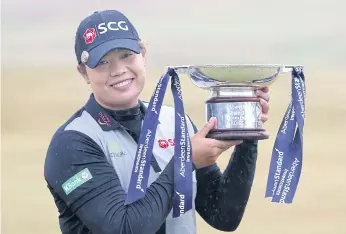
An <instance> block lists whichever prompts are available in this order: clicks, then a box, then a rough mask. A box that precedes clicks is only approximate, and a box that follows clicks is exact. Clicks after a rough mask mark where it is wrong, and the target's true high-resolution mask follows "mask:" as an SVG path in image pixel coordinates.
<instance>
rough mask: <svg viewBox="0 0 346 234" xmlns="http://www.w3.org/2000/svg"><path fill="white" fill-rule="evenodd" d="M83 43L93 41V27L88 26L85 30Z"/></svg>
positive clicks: (94, 36)
mask: <svg viewBox="0 0 346 234" xmlns="http://www.w3.org/2000/svg"><path fill="white" fill-rule="evenodd" d="M83 37H84V41H85V44H90V43H93V41H94V40H95V38H96V31H95V29H94V28H88V29H87V30H85V33H84V35H83Z"/></svg>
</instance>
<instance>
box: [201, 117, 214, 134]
mask: <svg viewBox="0 0 346 234" xmlns="http://www.w3.org/2000/svg"><path fill="white" fill-rule="evenodd" d="M215 126H216V118H215V117H211V118H210V120H209V121H208V123H206V124H205V125H204V127H203V128H202V129H201V130H199V131H198V132H197V133H196V135H199V136H201V137H205V136H206V135H207V134H208V133H209V131H210V130H212V129H214V128H215Z"/></svg>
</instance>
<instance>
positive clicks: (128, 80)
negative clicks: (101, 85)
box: [111, 78, 133, 88]
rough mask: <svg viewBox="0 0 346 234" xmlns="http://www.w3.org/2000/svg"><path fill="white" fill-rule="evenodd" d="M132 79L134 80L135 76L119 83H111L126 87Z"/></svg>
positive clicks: (115, 85) (114, 85) (117, 86)
mask: <svg viewBox="0 0 346 234" xmlns="http://www.w3.org/2000/svg"><path fill="white" fill-rule="evenodd" d="M132 81H133V78H131V79H127V80H124V81H121V82H119V83H116V84H113V85H111V87H115V88H123V87H126V86H128V85H129V84H131V83H132Z"/></svg>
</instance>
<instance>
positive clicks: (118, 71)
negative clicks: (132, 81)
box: [110, 62, 127, 77]
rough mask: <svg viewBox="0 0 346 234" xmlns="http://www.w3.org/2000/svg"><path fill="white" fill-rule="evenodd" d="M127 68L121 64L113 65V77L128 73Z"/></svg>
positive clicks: (111, 71)
mask: <svg viewBox="0 0 346 234" xmlns="http://www.w3.org/2000/svg"><path fill="white" fill-rule="evenodd" d="M126 71H127V68H126V66H124V65H123V64H122V63H121V62H116V63H112V65H111V66H110V75H111V76H112V77H116V76H121V75H123V74H124V73H126Z"/></svg>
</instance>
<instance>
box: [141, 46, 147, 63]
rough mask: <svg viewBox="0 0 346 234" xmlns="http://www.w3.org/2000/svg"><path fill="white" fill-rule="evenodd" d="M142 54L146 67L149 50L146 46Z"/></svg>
mask: <svg viewBox="0 0 346 234" xmlns="http://www.w3.org/2000/svg"><path fill="white" fill-rule="evenodd" d="M141 54H142V56H143V61H144V65H146V63H147V48H146V47H145V46H143V48H142V49H141Z"/></svg>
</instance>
